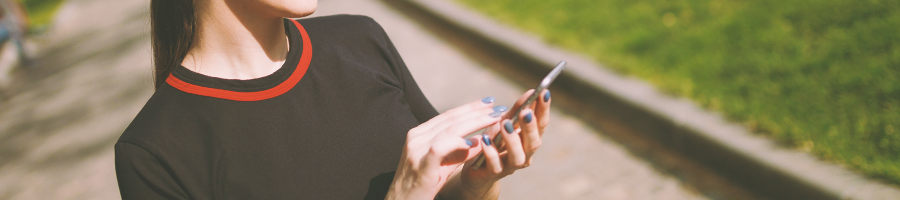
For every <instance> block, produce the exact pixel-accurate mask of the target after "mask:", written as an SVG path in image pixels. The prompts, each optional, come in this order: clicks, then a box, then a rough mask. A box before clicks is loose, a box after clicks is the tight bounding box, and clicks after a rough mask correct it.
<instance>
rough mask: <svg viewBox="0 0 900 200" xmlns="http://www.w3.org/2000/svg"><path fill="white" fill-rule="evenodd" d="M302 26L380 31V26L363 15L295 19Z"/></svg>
mask: <svg viewBox="0 0 900 200" xmlns="http://www.w3.org/2000/svg"><path fill="white" fill-rule="evenodd" d="M297 21H298V22H300V23H301V24H303V25H304V26H307V25H313V26H327V27H332V28H338V29H363V30H365V29H374V30H381V25H379V24H378V22H376V21H375V19H372V18H371V17H369V16H365V15H349V14H339V15H327V16H319V17H310V18H302V19H297Z"/></svg>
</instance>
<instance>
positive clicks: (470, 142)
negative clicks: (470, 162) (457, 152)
mask: <svg viewBox="0 0 900 200" xmlns="http://www.w3.org/2000/svg"><path fill="white" fill-rule="evenodd" d="M463 140H465V141H466V144H467V145H469V146H470V147H471V146H472V141H469V140H467V139H465V138H463Z"/></svg>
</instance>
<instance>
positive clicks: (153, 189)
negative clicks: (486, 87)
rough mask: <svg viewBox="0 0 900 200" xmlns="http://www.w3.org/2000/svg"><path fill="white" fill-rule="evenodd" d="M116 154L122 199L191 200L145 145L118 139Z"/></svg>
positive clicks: (117, 177)
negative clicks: (142, 146) (141, 145)
mask: <svg viewBox="0 0 900 200" xmlns="http://www.w3.org/2000/svg"><path fill="white" fill-rule="evenodd" d="M115 157H116V179H118V182H119V192H121V195H122V199H126V200H130V199H189V198H188V197H187V196H186V195H185V193H184V192H183V191H184V190H182V189H181V187H180V186H179V185H178V184H177V182H176V181H175V179H174V177H173V176H172V175H171V174H170V173H168V171H167V170H166V169H165V168H164V167H163V165H162V164H161V163H160V161H159V159H157V158H156V157H155V156H153V155H152V154H150V152H147V150H145V149H144V148H141V147H140V146H137V145H134V144H130V143H124V142H118V143H116V145H115Z"/></svg>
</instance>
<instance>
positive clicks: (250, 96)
mask: <svg viewBox="0 0 900 200" xmlns="http://www.w3.org/2000/svg"><path fill="white" fill-rule="evenodd" d="M291 21H292V22H294V25H297V29H298V30H300V35H301V36H302V38H303V52H302V54H301V55H300V63H298V64H297V69H295V70H294V73H293V74H291V76H290V77H288V79H287V80H285V81H284V82H281V83H280V84H278V85H277V86H275V87H272V88H269V89H267V90H263V91H257V92H235V91H230V90H223V89H216V88H209V87H203V86H199V85H194V84H190V83H187V82H184V81H182V80H181V79H178V78H175V76H172V75H171V74H169V77H168V78H166V83H168V84H169V85H171V86H172V87H174V88H176V89H178V90H181V91H184V92H187V93H191V94H196V95H201V96H208V97H215V98H220V99H228V100H234V101H260V100H266V99H270V98H273V97H277V96H278V95H281V94H284V93H285V92H287V91H289V90H291V88H294V86H295V85H297V83H298V82H300V79H301V78H303V75H305V74H306V70H307V69H309V62H310V61H311V60H312V45H311V44H310V41H309V35H307V34H306V29H304V28H303V26H301V25H300V23H299V22H297V21H296V20H293V19H291Z"/></svg>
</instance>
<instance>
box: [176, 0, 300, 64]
mask: <svg viewBox="0 0 900 200" xmlns="http://www.w3.org/2000/svg"><path fill="white" fill-rule="evenodd" d="M196 2H198V3H197V4H195V8H197V10H198V11H200V12H197V13H198V15H197V30H196V31H195V33H194V34H195V35H194V39H193V44H192V45H191V50H190V51H188V53H187V56H185V58H184V61H183V62H181V64H182V65H184V66H185V67H186V68H187V69H189V70H191V71H194V72H197V73H200V74H203V75H207V76H212V77H218V78H224V79H241V80H246V79H254V78H259V77H263V76H266V75H269V74H272V73H274V72H275V71H277V70H278V69H279V68H280V67H281V66H282V65H283V64H284V61H285V59H286V57H287V53H288V51H289V48H290V47H289V46H288V45H289V44H288V39H287V36H286V35H285V31H284V24H283V23H284V22H283V21H282V20H283V19H282V18H281V17H271V16H264V15H261V14H259V13H251V12H249V11H250V9H249V8H246V7H242V6H235V5H231V6H229V5H228V4H227V3H224V2H227V1H196ZM201 2H202V3H201ZM201 9H202V11H201Z"/></svg>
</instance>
